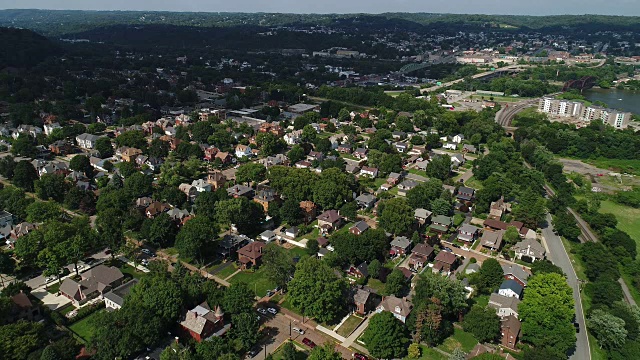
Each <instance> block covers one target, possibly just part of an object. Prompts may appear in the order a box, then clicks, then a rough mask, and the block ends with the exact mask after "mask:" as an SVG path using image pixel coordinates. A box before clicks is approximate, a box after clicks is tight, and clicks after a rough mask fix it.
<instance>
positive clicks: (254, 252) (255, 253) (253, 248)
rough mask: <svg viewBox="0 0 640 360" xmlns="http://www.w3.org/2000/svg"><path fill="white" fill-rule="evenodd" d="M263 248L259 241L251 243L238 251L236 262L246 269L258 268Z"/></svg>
mask: <svg viewBox="0 0 640 360" xmlns="http://www.w3.org/2000/svg"><path fill="white" fill-rule="evenodd" d="M264 246H265V245H264V243H262V242H260V241H253V242H250V243H248V244H247V245H245V246H244V247H242V248H240V249H238V261H240V263H241V264H242V267H243V268H245V269H246V268H247V267H249V266H254V267H255V266H260V263H261V262H262V250H263V249H264Z"/></svg>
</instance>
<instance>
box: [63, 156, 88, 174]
mask: <svg viewBox="0 0 640 360" xmlns="http://www.w3.org/2000/svg"><path fill="white" fill-rule="evenodd" d="M69 168H70V169H71V170H75V171H78V172H81V173H83V174H85V175H86V176H87V177H89V178H91V177H93V167H92V166H91V161H89V158H88V157H86V156H85V155H76V156H74V157H73V158H72V159H71V161H70V162H69Z"/></svg>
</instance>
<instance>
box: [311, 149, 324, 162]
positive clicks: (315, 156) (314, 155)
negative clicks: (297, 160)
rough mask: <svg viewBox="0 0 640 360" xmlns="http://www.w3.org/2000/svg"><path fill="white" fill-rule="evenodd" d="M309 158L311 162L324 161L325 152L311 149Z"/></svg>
mask: <svg viewBox="0 0 640 360" xmlns="http://www.w3.org/2000/svg"><path fill="white" fill-rule="evenodd" d="M307 160H308V161H311V162H313V161H322V160H324V154H323V153H321V152H319V151H309V154H308V155H307Z"/></svg>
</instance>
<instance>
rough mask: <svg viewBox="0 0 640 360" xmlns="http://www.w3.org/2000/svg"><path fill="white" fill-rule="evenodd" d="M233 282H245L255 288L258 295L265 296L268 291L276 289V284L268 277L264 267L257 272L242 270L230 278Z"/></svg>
mask: <svg viewBox="0 0 640 360" xmlns="http://www.w3.org/2000/svg"><path fill="white" fill-rule="evenodd" d="M228 281H229V282H230V283H232V284H237V283H245V284H247V285H249V288H250V289H252V290H254V291H255V293H256V295H257V296H260V297H263V296H265V295H266V293H267V291H269V290H271V289H274V288H275V287H276V284H274V283H273V282H271V281H270V280H269V279H267V276H266V271H265V270H264V267H263V268H260V269H258V270H257V271H255V272H252V271H241V272H239V273H237V274H235V275H234V276H233V277H232V278H231V279H229V280H228Z"/></svg>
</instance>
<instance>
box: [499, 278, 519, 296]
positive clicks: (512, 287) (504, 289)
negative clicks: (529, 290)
mask: <svg viewBox="0 0 640 360" xmlns="http://www.w3.org/2000/svg"><path fill="white" fill-rule="evenodd" d="M522 290H524V286H522V285H520V284H519V283H518V282H517V281H515V280H505V281H503V282H502V285H500V289H498V294H500V295H502V296H507V297H515V298H518V299H520V298H521V297H522Z"/></svg>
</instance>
